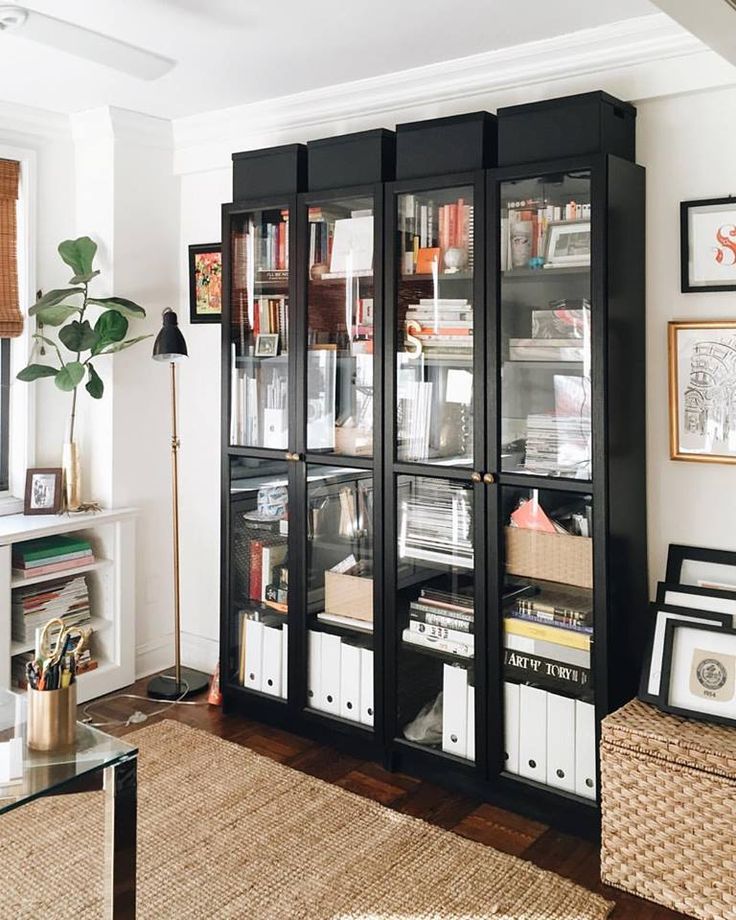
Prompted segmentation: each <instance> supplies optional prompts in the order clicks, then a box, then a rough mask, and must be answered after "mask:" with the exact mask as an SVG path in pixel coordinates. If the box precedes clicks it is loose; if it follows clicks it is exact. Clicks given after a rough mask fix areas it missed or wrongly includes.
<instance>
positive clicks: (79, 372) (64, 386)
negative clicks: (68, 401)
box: [54, 361, 84, 392]
mask: <svg viewBox="0 0 736 920" xmlns="http://www.w3.org/2000/svg"><path fill="white" fill-rule="evenodd" d="M83 377H84V366H83V365H82V364H80V363H79V361H70V362H69V363H68V364H65V365H64V367H62V369H61V370H60V371H57V374H56V380H55V381H54V383H55V384H56V386H57V387H58V388H59V389H60V390H64V391H65V392H69V391H71V390H73V389H74V387H75V386H77V384H78V383H81V381H82V378H83Z"/></svg>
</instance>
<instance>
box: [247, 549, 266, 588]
mask: <svg viewBox="0 0 736 920" xmlns="http://www.w3.org/2000/svg"><path fill="white" fill-rule="evenodd" d="M262 580H263V543H262V542H261V541H260V540H252V541H251V544H250V586H249V591H248V597H249V598H250V599H251V600H252V601H259V600H260V599H261V587H262V585H261V582H262Z"/></svg>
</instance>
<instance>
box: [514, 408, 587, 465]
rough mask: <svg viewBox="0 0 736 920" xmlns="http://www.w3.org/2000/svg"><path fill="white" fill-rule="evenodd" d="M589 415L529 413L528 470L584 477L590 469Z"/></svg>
mask: <svg viewBox="0 0 736 920" xmlns="http://www.w3.org/2000/svg"><path fill="white" fill-rule="evenodd" d="M590 447H591V433H590V416H585V415H583V416H570V415H557V414H555V413H553V412H549V413H542V414H538V415H529V416H527V420H526V462H525V469H526V470H528V471H529V472H534V473H540V474H544V475H552V476H571V477H573V478H585V477H586V476H587V475H588V474H589V473H590Z"/></svg>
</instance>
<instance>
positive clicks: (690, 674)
mask: <svg viewBox="0 0 736 920" xmlns="http://www.w3.org/2000/svg"><path fill="white" fill-rule="evenodd" d="M658 706H659V708H660V709H662V710H664V711H665V712H669V713H672V714H673V715H677V716H685V717H686V718H692V719H703V720H705V721H706V722H719V723H721V724H725V725H734V724H736V629H733V628H725V627H721V628H719V627H714V626H710V625H708V624H707V623H684V622H677V621H672V622H669V623H668V624H667V627H666V629H665V637H664V663H663V668H662V682H661V688H660V694H659V701H658Z"/></svg>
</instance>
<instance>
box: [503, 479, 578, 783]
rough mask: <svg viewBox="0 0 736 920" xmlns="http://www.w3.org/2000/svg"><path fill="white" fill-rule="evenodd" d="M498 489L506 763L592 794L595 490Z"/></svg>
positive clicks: (509, 769)
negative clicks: (502, 572) (592, 493)
mask: <svg viewBox="0 0 736 920" xmlns="http://www.w3.org/2000/svg"><path fill="white" fill-rule="evenodd" d="M501 495H502V497H501V501H502V513H503V520H504V529H503V548H504V569H505V575H504V597H503V627H502V628H503V656H504V657H503V661H504V665H503V667H504V674H503V680H504V685H503V687H504V771H505V772H506V773H507V774H510V775H513V776H519V777H523V778H525V779H527V780H533V781H535V782H537V783H540V784H542V785H545V786H551V787H553V788H555V789H561V790H564V791H566V792H570V793H573V794H577V795H579V796H582V797H584V798H593V799H594V798H595V797H596V790H595V775H596V756H595V751H596V745H595V712H594V686H593V668H592V660H591V659H592V652H593V638H594V617H593V540H592V532H593V504H592V496H590V495H583V494H580V493H571V492H559V491H553V490H551V489H523V488H516V487H509V486H506V487H502V493H501Z"/></svg>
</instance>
